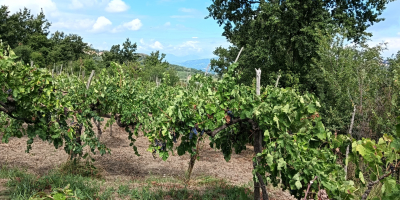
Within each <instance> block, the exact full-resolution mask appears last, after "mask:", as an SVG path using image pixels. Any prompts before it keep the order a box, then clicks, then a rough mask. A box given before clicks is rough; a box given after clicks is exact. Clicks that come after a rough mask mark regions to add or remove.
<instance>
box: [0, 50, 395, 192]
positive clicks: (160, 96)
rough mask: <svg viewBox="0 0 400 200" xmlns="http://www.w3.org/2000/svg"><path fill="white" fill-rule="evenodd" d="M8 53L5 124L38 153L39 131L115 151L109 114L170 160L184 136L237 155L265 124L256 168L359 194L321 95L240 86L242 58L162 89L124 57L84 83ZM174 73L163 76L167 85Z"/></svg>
mask: <svg viewBox="0 0 400 200" xmlns="http://www.w3.org/2000/svg"><path fill="white" fill-rule="evenodd" d="M1 52H3V51H1ZM0 56H1V60H0V66H1V72H2V73H1V76H0V84H1V85H0V87H1V88H2V91H3V93H1V95H0V103H1V106H2V107H0V109H1V111H2V113H3V117H2V118H0V119H1V120H2V122H1V123H2V124H9V125H8V126H6V127H4V128H3V130H4V131H5V135H4V137H3V140H4V141H5V142H7V140H8V138H9V137H14V136H18V137H21V136H23V135H28V137H29V142H28V150H29V149H30V144H31V143H32V142H33V138H34V137H36V136H37V135H39V137H40V138H41V139H42V140H46V141H49V142H52V143H54V145H55V147H56V148H57V147H59V146H61V144H64V143H65V150H66V152H68V153H69V154H70V155H71V158H74V157H76V156H78V155H79V156H82V155H83V153H84V152H83V147H85V146H86V145H88V146H89V147H90V150H91V152H92V153H95V150H96V149H97V150H99V151H100V153H101V154H104V153H106V152H107V151H108V149H107V148H106V147H105V146H104V145H103V144H101V143H100V142H99V140H98V138H99V137H100V136H101V135H98V136H97V137H96V136H95V134H94V131H93V127H92V123H91V121H92V120H94V121H95V122H100V121H103V117H106V116H107V117H110V118H111V119H112V120H109V123H107V124H106V126H110V125H111V123H112V122H114V120H115V121H116V122H117V123H118V125H119V126H121V127H125V130H126V131H127V132H128V133H129V136H128V139H130V140H131V144H130V145H131V146H132V147H133V150H134V151H135V153H136V154H138V151H137V147H135V146H134V142H135V139H134V135H135V136H137V135H138V133H139V131H141V132H142V133H143V134H144V136H145V137H147V138H148V139H149V141H150V143H151V144H150V146H149V148H148V150H149V151H152V152H155V153H158V154H159V156H160V157H162V158H163V159H164V160H166V159H167V158H168V157H169V155H170V153H171V152H172V151H173V150H174V147H175V142H176V140H178V139H180V140H181V143H180V144H179V145H178V146H177V147H176V148H177V151H178V155H183V154H185V153H186V152H188V153H190V154H192V155H194V154H195V153H196V152H195V151H196V150H195V148H196V142H197V139H198V138H199V137H201V136H203V135H204V134H207V135H208V136H210V137H211V143H210V145H211V146H212V147H216V148H218V149H221V151H222V153H223V154H224V158H225V159H226V160H229V159H230V156H231V154H232V151H233V150H234V151H235V153H240V152H241V151H242V150H244V149H246V144H248V143H249V142H251V140H249V137H250V136H251V135H252V134H254V132H255V131H261V132H262V133H264V134H263V140H264V145H263V147H264V149H263V151H262V152H261V153H259V154H257V155H255V157H254V161H255V162H258V163H257V164H256V168H255V169H254V171H253V173H254V174H256V173H259V174H261V175H264V176H263V177H264V178H265V179H268V180H269V181H270V182H271V183H273V184H274V185H277V184H278V183H280V182H282V186H283V187H284V188H289V189H291V190H292V192H293V193H294V194H295V195H297V196H303V195H304V194H303V192H304V189H305V188H306V186H307V184H308V183H309V182H310V180H312V179H313V178H314V176H318V183H319V185H317V184H314V185H312V186H311V190H312V191H314V192H317V190H318V188H319V187H318V186H320V187H321V188H323V189H326V190H327V191H328V194H329V196H330V197H331V198H334V199H346V198H347V199H351V198H352V195H353V194H354V191H355V190H356V188H355V187H354V184H353V182H352V181H345V180H344V172H343V167H342V166H341V165H339V164H337V163H338V156H337V154H338V153H339V152H341V153H344V152H345V147H346V146H347V145H348V144H350V138H349V137H347V136H343V135H336V134H332V133H331V132H330V131H328V130H327V129H326V128H325V126H324V125H323V123H322V121H321V118H320V116H319V113H318V109H319V108H320V107H321V105H320V103H319V101H318V100H317V99H316V98H315V97H314V96H313V95H311V94H309V93H304V94H300V93H299V92H298V91H297V90H295V89H293V88H276V87H271V86H266V87H262V89H261V95H260V96H258V95H256V92H255V88H254V87H253V86H248V85H244V84H238V82H240V79H241V78H242V76H241V73H240V71H238V70H237V67H238V64H237V63H236V64H233V65H231V66H230V67H229V68H228V72H227V73H225V74H224V75H223V76H222V79H221V80H219V81H214V80H212V78H211V77H205V76H203V75H201V74H197V75H196V76H194V77H192V79H191V80H190V81H189V84H188V85H185V86H171V85H169V84H161V85H159V86H158V87H154V86H152V85H149V84H148V82H147V80H141V79H140V78H139V79H134V78H132V77H131V74H129V73H125V70H126V68H124V66H122V65H119V64H117V63H114V62H111V64H110V67H108V68H103V69H101V71H100V72H99V73H98V77H96V78H94V79H93V80H88V79H87V77H86V78H85V79H83V80H82V79H81V78H80V77H77V76H74V75H71V76H66V75H65V74H61V75H56V76H54V77H52V76H51V74H50V73H49V72H48V71H47V70H46V69H38V68H36V67H30V66H28V65H24V64H22V63H21V62H15V55H14V54H13V52H12V51H11V50H10V49H9V48H7V49H6V50H5V51H4V53H2V54H1V55H0ZM163 58H164V56H163V55H161V57H160V55H159V53H158V52H156V53H153V54H152V55H151V56H149V57H147V58H146V60H145V61H144V66H149V67H151V66H157V67H160V69H163V68H164V69H165V68H167V67H168V63H166V62H163ZM144 70H145V69H144ZM109 72H112V76H109V75H108V73H109ZM29 78H30V79H29ZM168 78H169V77H168V76H163V77H162V83H167V82H168ZM90 81H91V82H90ZM9 89H11V90H9ZM32 99H33V100H32ZM4 116H6V117H5V118H4ZM23 123H27V124H28V128H27V129H23V128H22V124H23ZM87 155H88V154H85V156H83V157H86V156H87ZM396 155H397V154H396ZM267 173H268V174H269V176H268V177H266V174H267ZM255 179H256V180H257V178H255ZM278 179H279V180H278ZM281 180H282V181H281Z"/></svg>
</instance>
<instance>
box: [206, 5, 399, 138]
mask: <svg viewBox="0 0 400 200" xmlns="http://www.w3.org/2000/svg"><path fill="white" fill-rule="evenodd" d="M369 3H371V5H373V9H372V8H370V7H369V6H367V4H368V5H370V4H369ZM387 3H388V2H387V1H381V0H373V1H371V2H368V3H366V2H360V1H355V2H345V1H307V2H302V1H291V2H287V1H261V3H260V2H253V1H240V2H237V1H228V2H226V4H224V3H222V2H215V3H213V4H212V5H211V6H209V7H208V10H209V16H208V17H211V18H213V19H214V20H216V21H217V23H218V24H219V25H220V26H221V27H223V28H224V32H223V35H224V36H225V37H226V38H227V40H228V41H229V42H230V43H231V46H230V47H228V48H222V47H218V48H216V50H215V51H214V54H215V55H216V56H218V58H217V59H213V60H212V61H211V68H212V70H213V71H215V72H217V73H218V74H220V75H221V74H224V73H226V72H227V67H228V66H229V64H230V63H232V62H233V61H234V60H235V58H236V56H237V55H238V52H239V51H240V49H241V48H242V47H243V48H244V50H243V52H242V53H241V56H240V59H239V67H238V69H239V71H241V73H242V74H243V78H242V79H241V80H240V82H241V83H243V84H248V85H250V84H252V83H253V82H252V80H253V78H254V77H255V70H254V68H257V69H258V68H260V69H261V70H262V74H261V77H262V78H261V84H262V85H272V84H275V82H276V80H277V78H278V76H279V77H280V79H279V87H292V88H297V89H298V90H299V91H302V92H305V91H308V92H311V93H313V94H315V95H316V96H317V97H318V98H319V100H320V103H321V106H322V108H321V109H320V110H319V112H320V115H321V116H322V119H323V121H324V124H325V126H327V127H328V128H330V129H331V130H334V131H336V132H337V133H338V134H347V133H348V131H349V128H350V124H351V117H352V113H353V110H354V107H355V108H356V109H355V113H356V114H355V122H354V128H353V131H352V132H353V136H354V137H355V138H361V137H368V138H378V137H380V136H382V135H383V134H384V133H389V134H391V133H392V131H393V128H394V125H395V124H394V120H395V118H396V117H397V116H399V115H400V113H399V106H400V104H399V101H398V96H399V91H400V87H399V86H400V85H399V79H398V76H399V75H400V74H399V73H400V65H399V64H400V52H398V53H397V55H393V56H391V57H390V58H384V57H383V56H382V53H383V51H384V50H385V49H386V44H380V45H377V46H374V47H373V46H370V45H368V41H369V39H370V36H372V34H371V33H368V32H367V28H368V27H370V26H372V25H373V24H374V23H377V22H380V21H382V20H383V19H382V18H379V15H381V14H382V12H383V10H384V9H385V4H387ZM236 10H241V12H236ZM354 10H357V14H356V15H355V14H354ZM234 12H235V14H232V13H234Z"/></svg>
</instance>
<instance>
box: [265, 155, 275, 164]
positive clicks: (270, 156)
mask: <svg viewBox="0 0 400 200" xmlns="http://www.w3.org/2000/svg"><path fill="white" fill-rule="evenodd" d="M266 160H267V164H268V165H269V166H272V164H274V157H273V156H272V155H271V154H267V158H266Z"/></svg>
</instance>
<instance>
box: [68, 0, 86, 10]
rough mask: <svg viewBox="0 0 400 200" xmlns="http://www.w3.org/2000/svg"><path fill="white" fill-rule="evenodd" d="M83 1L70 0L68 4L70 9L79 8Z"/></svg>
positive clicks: (81, 6)
mask: <svg viewBox="0 0 400 200" xmlns="http://www.w3.org/2000/svg"><path fill="white" fill-rule="evenodd" d="M83 6H84V5H83V3H82V2H80V1H79V0H72V2H71V4H70V5H69V8H70V9H79V8H83Z"/></svg>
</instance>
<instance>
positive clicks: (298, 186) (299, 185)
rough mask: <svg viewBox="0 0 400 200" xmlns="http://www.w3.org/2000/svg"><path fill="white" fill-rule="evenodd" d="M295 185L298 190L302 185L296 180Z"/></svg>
mask: <svg viewBox="0 0 400 200" xmlns="http://www.w3.org/2000/svg"><path fill="white" fill-rule="evenodd" d="M295 185H296V188H297V189H298V190H300V189H301V187H303V185H302V184H301V182H300V181H296V183H295Z"/></svg>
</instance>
